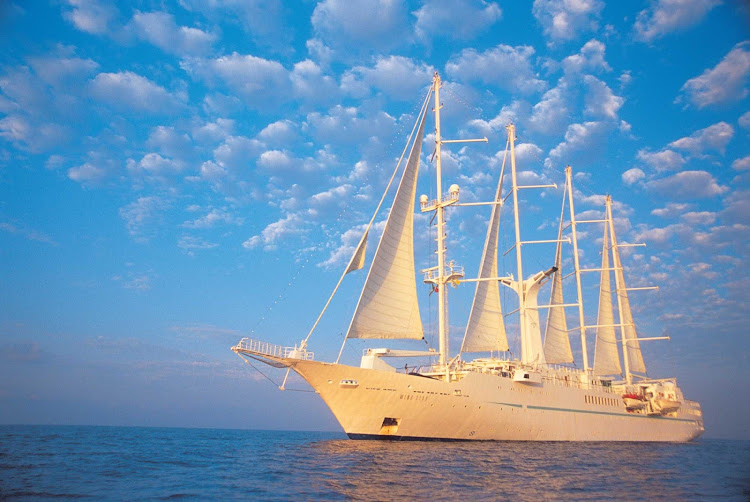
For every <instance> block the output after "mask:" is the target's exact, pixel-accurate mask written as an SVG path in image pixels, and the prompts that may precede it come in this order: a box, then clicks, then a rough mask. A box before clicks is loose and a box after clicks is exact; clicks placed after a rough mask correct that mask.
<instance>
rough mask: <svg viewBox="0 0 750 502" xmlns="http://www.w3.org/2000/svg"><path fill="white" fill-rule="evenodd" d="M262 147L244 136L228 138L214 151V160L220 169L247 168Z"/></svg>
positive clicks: (259, 143)
mask: <svg viewBox="0 0 750 502" xmlns="http://www.w3.org/2000/svg"><path fill="white" fill-rule="evenodd" d="M263 148H264V145H263V143H261V142H260V141H258V140H256V139H250V138H246V137H245V136H229V137H228V138H227V139H226V140H225V141H224V143H222V144H221V145H219V146H218V147H217V148H216V149H215V150H214V159H215V160H216V162H217V163H218V164H220V165H221V166H222V167H226V168H229V169H233V170H240V169H242V168H248V166H249V165H250V164H251V162H253V161H254V160H255V158H256V157H257V156H258V155H260V153H261V152H262V151H263Z"/></svg>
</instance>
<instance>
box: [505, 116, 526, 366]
mask: <svg viewBox="0 0 750 502" xmlns="http://www.w3.org/2000/svg"><path fill="white" fill-rule="evenodd" d="M506 129H507V130H508V139H509V140H510V173H511V180H512V182H513V218H514V219H515V228H516V246H515V247H516V264H517V270H518V276H517V279H516V283H515V286H516V293H517V294H518V316H519V323H518V324H519V329H520V330H521V352H522V353H525V352H526V345H527V343H526V302H525V301H524V291H523V289H524V288H523V260H522V259H521V226H520V222H519V219H518V181H517V178H516V149H515V144H516V126H515V125H514V124H508V126H507V127H506ZM522 359H524V362H525V361H526V358H525V357H522Z"/></svg>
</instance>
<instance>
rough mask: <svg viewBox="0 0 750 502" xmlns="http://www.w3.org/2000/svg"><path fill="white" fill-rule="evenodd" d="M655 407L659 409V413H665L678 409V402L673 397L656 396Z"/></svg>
mask: <svg viewBox="0 0 750 502" xmlns="http://www.w3.org/2000/svg"><path fill="white" fill-rule="evenodd" d="M654 404H655V405H656V406H655V408H657V409H658V410H659V413H661V414H662V415H666V414H667V413H674V412H675V411H677V410H679V409H680V402H679V401H675V400H673V399H667V398H666V397H657V398H656V399H654Z"/></svg>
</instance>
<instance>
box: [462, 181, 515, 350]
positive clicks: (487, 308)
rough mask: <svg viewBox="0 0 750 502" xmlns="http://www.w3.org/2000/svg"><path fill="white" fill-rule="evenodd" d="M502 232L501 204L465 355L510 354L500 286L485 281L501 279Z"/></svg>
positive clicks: (496, 210) (468, 328) (494, 209)
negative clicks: (498, 253)
mask: <svg viewBox="0 0 750 502" xmlns="http://www.w3.org/2000/svg"><path fill="white" fill-rule="evenodd" d="M502 184H503V178H502V176H501V177H500V180H499V182H498V184H497V192H496V193H495V202H496V203H497V202H500V201H501V198H500V197H501V190H502ZM499 230H500V204H493V206H492V214H491V215H490V224H489V228H487V238H486V239H485V241H484V251H483V252H482V262H481V264H480V266H479V279H480V280H479V281H477V287H476V290H475V291H474V302H473V303H472V305H471V313H470V314H469V322H468V323H467V324H466V334H465V335H464V341H463V343H462V344H461V352H488V351H494V350H497V351H501V352H504V351H507V350H508V348H509V347H508V337H507V336H506V334H505V323H504V322H503V312H502V309H501V307H500V286H499V284H498V282H497V281H496V280H481V279H490V278H495V277H497V236H498V232H499Z"/></svg>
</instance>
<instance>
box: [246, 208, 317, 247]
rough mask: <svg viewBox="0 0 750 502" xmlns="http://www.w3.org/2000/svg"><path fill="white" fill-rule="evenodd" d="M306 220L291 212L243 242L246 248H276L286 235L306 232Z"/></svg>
mask: <svg viewBox="0 0 750 502" xmlns="http://www.w3.org/2000/svg"><path fill="white" fill-rule="evenodd" d="M304 225H305V222H304V220H303V219H302V217H301V216H300V215H299V214H296V213H290V214H287V215H286V216H285V217H284V218H281V219H279V220H278V221H275V222H273V223H271V224H269V225H268V226H267V227H266V228H264V229H263V231H262V232H261V233H260V234H259V235H254V236H252V237H250V238H249V239H247V240H246V241H245V242H243V243H242V247H244V248H245V249H256V248H258V247H260V246H263V248H264V249H265V250H273V249H276V246H277V243H278V242H279V241H280V240H283V239H284V238H286V237H289V236H293V235H299V234H301V233H304V232H305V228H304Z"/></svg>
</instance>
